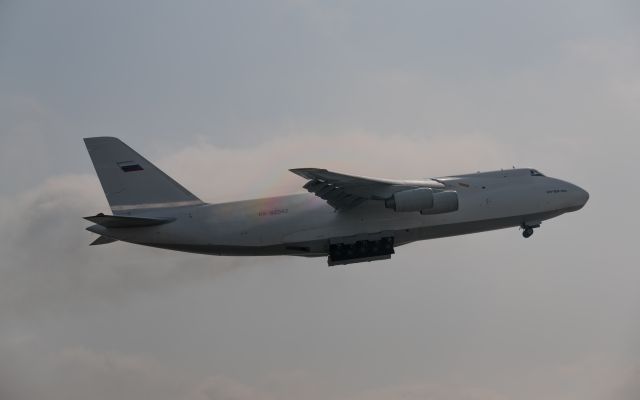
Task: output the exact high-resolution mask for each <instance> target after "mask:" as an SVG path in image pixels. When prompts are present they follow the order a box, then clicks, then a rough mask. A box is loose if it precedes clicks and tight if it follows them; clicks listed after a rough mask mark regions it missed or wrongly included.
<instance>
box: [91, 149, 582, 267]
mask: <svg viewBox="0 0 640 400" xmlns="http://www.w3.org/2000/svg"><path fill="white" fill-rule="evenodd" d="M84 142H85V145H86V147H87V150H88V152H89V155H90V157H91V160H92V162H93V166H94V168H95V170H96V173H97V175H98V178H99V180H100V183H101V185H102V188H103V190H104V193H105V195H106V197H107V200H108V203H109V206H110V207H111V211H112V214H113V215H105V214H103V213H100V214H97V215H94V216H90V217H86V218H85V219H86V220H88V221H90V222H92V223H94V224H95V225H92V226H89V227H88V228H87V230H88V231H90V232H93V233H96V234H98V235H100V236H99V237H98V238H97V239H96V240H95V241H94V242H92V243H91V245H102V244H108V243H112V242H115V241H123V242H129V243H134V244H139V245H145V246H152V247H158V248H163V249H169V250H177V251H184V252H191V253H200V254H210V255H227V256H267V255H291V256H303V257H327V263H328V265H329V266H333V265H346V264H352V263H358V262H367V261H375V260H384V259H389V258H390V257H391V255H392V254H394V253H395V248H396V247H398V246H402V245H405V244H408V243H412V242H415V241H419V240H425V239H434V238H441V237H447V236H455V235H463V234H469V233H477V232H483V231H489V230H495V229H502V228H512V227H519V228H520V229H521V230H522V236H523V237H525V238H528V237H530V236H531V235H532V234H533V232H534V229H535V228H538V227H540V224H541V223H542V222H543V221H545V220H548V219H550V218H554V217H557V216H559V215H561V214H564V213H567V212H573V211H577V210H580V209H581V208H582V207H583V206H584V205H585V204H586V203H587V200H588V199H589V193H587V191H585V190H583V189H582V188H580V187H578V186H576V185H574V184H571V183H569V182H565V181H562V180H560V179H556V178H551V177H547V176H545V175H543V174H542V173H540V172H539V171H538V170H536V169H530V168H517V169H516V168H513V169H505V170H500V171H491V172H478V173H471V174H465V175H454V176H446V177H440V178H430V179H419V180H395V179H381V178H370V177H365V176H355V175H347V174H343V173H338V172H332V171H328V170H326V169H320V168H296V169H291V170H290V171H291V172H293V173H295V174H297V175H299V176H300V177H301V178H303V179H304V180H306V183H305V184H304V186H303V188H304V189H306V190H307V191H308V192H309V193H299V194H292V195H287V196H279V197H270V198H261V199H254V200H243V201H234V202H228V203H220V204H209V203H206V202H203V201H202V200H200V199H199V198H198V197H196V196H195V195H193V194H192V193H191V192H189V191H188V190H187V189H185V188H184V187H182V186H181V185H180V184H179V183H177V182H176V181H174V180H173V179H171V178H170V177H169V176H168V175H166V174H165V173H163V172H162V171H160V170H159V169H158V168H157V167H156V166H155V165H153V164H152V163H151V162H149V161H147V160H146V159H145V158H144V157H142V156H141V155H139V154H138V153H136V152H135V151H134V150H133V149H131V148H130V147H129V146H127V145H126V144H125V143H123V142H122V141H120V140H119V139H117V138H113V137H91V138H85V139H84Z"/></svg>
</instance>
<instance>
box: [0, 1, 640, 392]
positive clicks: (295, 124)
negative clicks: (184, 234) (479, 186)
mask: <svg viewBox="0 0 640 400" xmlns="http://www.w3.org/2000/svg"><path fill="white" fill-rule="evenodd" d="M638 22H640V7H638V6H637V5H636V4H635V3H634V2H631V1H607V2H599V1H540V2H533V3H530V4H529V3H525V2H510V1H488V2H482V3H478V2H471V1H468V2H463V1H447V2H427V1H393V2H391V1H335V2H334V1H323V2H320V1H313V0H282V1H255V2H252V1H247V2H239V1H218V2H213V1H211V2H209V1H188V2H179V3H178V2H157V1H146V2H145V1H136V2H131V1H121V2H120V1H113V2H87V1H70V0H62V1H57V2H55V3H53V2H47V1H30V2H24V1H21V2H18V1H4V2H1V3H0V182H1V183H2V185H0V254H1V255H2V256H1V258H0V398H1V399H2V400H5V399H8V400H22V399H30V400H33V399H36V400H39V399H45V398H46V399H54V400H56V399H71V400H75V399H86V398H92V399H102V398H104V399H113V398H120V399H139V398H156V399H159V400H164V399H184V400H193V399H197V400H202V399H211V400H219V399H258V400H262V399H266V400H271V399H284V400H288V399H300V398H305V399H312V400H313V399H336V400H360V399H367V400H378V399H396V398H398V399H400V398H403V399H414V398H415V399H423V398H429V399H431V398H432V399H442V400H448V399H463V400H466V399H474V400H475V399H525V400H526V399H540V398H544V399H562V400H569V399H571V400H573V399H581V400H583V399H601V398H612V399H616V400H618V399H619V400H629V399H636V398H637V397H638V394H639V393H640V386H639V385H638V383H637V382H638V381H640V365H639V363H638V361H637V360H638V357H639V356H640V353H639V350H640V349H639V348H638V347H639V345H640V343H639V341H638V339H637V338H638V337H640V294H639V292H638V289H637V287H638V282H640V271H638V269H637V265H636V264H637V255H636V251H635V246H636V242H637V240H636V238H637V234H636V232H637V224H638V222H640V221H639V218H638V216H637V215H636V213H635V211H634V210H635V209H636V208H637V203H638V200H639V199H640V190H639V189H638V187H637V185H636V182H637V180H638V179H637V173H638V167H637V163H638V161H639V160H638V156H637V148H638V147H639V146H640V139H639V136H638V132H639V131H640V43H639V40H640V28H639V27H640V24H639V23H638ZM96 135H114V136H118V137H120V138H121V139H123V140H125V141H126V142H127V143H129V144H130V145H131V146H133V147H134V148H136V149H137V150H139V151H140V152H141V153H143V154H144V155H145V156H148V158H150V159H151V160H153V161H154V162H156V163H157V164H158V165H159V166H160V167H161V168H163V169H165V170H166V172H168V173H169V174H170V175H172V176H173V177H175V178H176V179H177V180H178V181H180V182H181V183H183V184H184V185H185V186H186V187H188V188H189V189H191V190H192V191H193V192H195V193H196V194H198V195H199V196H201V197H202V198H204V199H206V200H210V201H227V200H233V199H238V198H248V197H257V196H262V195H271V194H278V193H287V192H290V191H299V190H300V188H299V186H300V184H301V183H302V182H300V180H299V179H298V178H297V177H295V176H293V175H292V174H290V173H288V172H287V168H293V167H304V166H318V167H327V168H335V169H339V170H345V171H351V172H355V173H363V174H368V175H379V176H388V177H428V176H437V175H445V174H452V173H461V172H470V171H475V170H487V169H494V168H501V167H504V168H509V167H511V166H512V165H516V166H532V167H536V168H539V169H540V170H542V171H543V172H545V173H548V174H549V175H552V176H557V177H560V178H565V179H568V180H570V181H573V182H575V183H577V184H579V185H580V186H583V187H585V188H586V189H587V190H588V191H589V192H590V193H591V200H590V202H589V204H588V205H587V207H585V209H583V210H582V211H580V212H579V213H575V214H571V215H566V216H563V217H561V218H559V219H557V220H553V221H550V222H547V223H545V224H544V225H543V227H542V229H540V231H539V232H538V233H536V235H535V236H534V237H533V238H532V239H530V240H528V241H524V240H522V238H521V237H520V236H519V234H518V232H517V230H515V229H514V230H505V231H498V232H491V233H485V234H479V235H472V236H465V237H457V238H448V239H440V240H434V241H428V242H422V243H418V244H414V245H410V246H406V247H403V248H400V249H399V251H398V253H397V254H396V255H395V256H394V258H393V259H392V260H391V261H390V262H386V263H372V264H367V265H354V266H350V267H348V268H331V269H330V268H327V267H326V265H325V264H324V262H322V261H319V260H299V259H294V258H246V259H237V258H216V257H206V256H197V255H190V254H180V253H172V252H168V251H162V250H155V249H146V248H142V247H136V246H133V245H126V244H122V243H115V244H112V245H109V246H100V247H96V248H89V247H88V246H87V244H88V243H89V242H90V241H91V240H92V239H93V238H92V234H91V233H89V232H86V231H84V227H86V225H87V224H86V223H85V222H84V221H83V220H82V219H81V217H82V216H84V215H87V214H91V213H95V212H98V211H106V201H105V199H104V196H103V194H102V191H101V190H100V188H99V185H98V182H97V179H96V178H95V175H94V174H93V169H92V167H91V165H90V162H89V158H88V156H87V155H86V151H85V149H84V147H83V144H82V140H81V138H82V137H85V136H96Z"/></svg>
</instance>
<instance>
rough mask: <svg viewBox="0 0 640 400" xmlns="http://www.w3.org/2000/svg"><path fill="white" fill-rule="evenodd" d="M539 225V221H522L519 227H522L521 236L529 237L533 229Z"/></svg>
mask: <svg viewBox="0 0 640 400" xmlns="http://www.w3.org/2000/svg"><path fill="white" fill-rule="evenodd" d="M539 227H540V223H535V224H527V223H524V222H523V223H522V225H520V229H522V237H523V238H525V239H527V238H530V237H531V235H533V229H534V228H539Z"/></svg>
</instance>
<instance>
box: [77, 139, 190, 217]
mask: <svg viewBox="0 0 640 400" xmlns="http://www.w3.org/2000/svg"><path fill="white" fill-rule="evenodd" d="M84 143H85V145H86V146H87V150H88V151H89V156H91V161H92V162H93V167H94V168H95V170H96V173H97V174H98V178H99V179H100V184H102V189H103V190H104V193H105V195H106V196H107V201H108V202H109V206H111V210H112V211H113V213H114V214H116V215H118V214H120V215H122V214H130V213H131V212H132V211H135V210H142V209H150V208H168V207H180V206H187V205H197V204H202V201H201V200H200V199H198V198H197V197H196V196H194V195H193V194H191V193H190V192H189V191H188V190H187V189H185V188H184V187H182V186H181V185H180V184H179V183H178V182H176V181H174V180H173V179H171V178H170V177H169V176H168V175H167V174H165V173H164V172H162V171H160V170H159V169H158V168H157V167H156V166H155V165H153V164H151V163H150V162H149V161H147V160H146V159H145V158H144V157H142V156H141V155H140V154H138V153H136V152H135V151H134V150H133V149H131V148H130V147H129V146H127V145H126V144H124V143H123V142H122V141H120V140H119V139H117V138H113V137H93V138H85V139H84Z"/></svg>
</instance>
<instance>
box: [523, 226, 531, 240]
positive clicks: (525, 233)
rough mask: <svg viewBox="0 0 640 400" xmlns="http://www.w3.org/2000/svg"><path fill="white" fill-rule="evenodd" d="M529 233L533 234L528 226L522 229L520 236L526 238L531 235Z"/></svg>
mask: <svg viewBox="0 0 640 400" xmlns="http://www.w3.org/2000/svg"><path fill="white" fill-rule="evenodd" d="M531 235H533V228H530V227H527V228H524V231H522V237H524V238H525V239H526V238H529V237H531Z"/></svg>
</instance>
